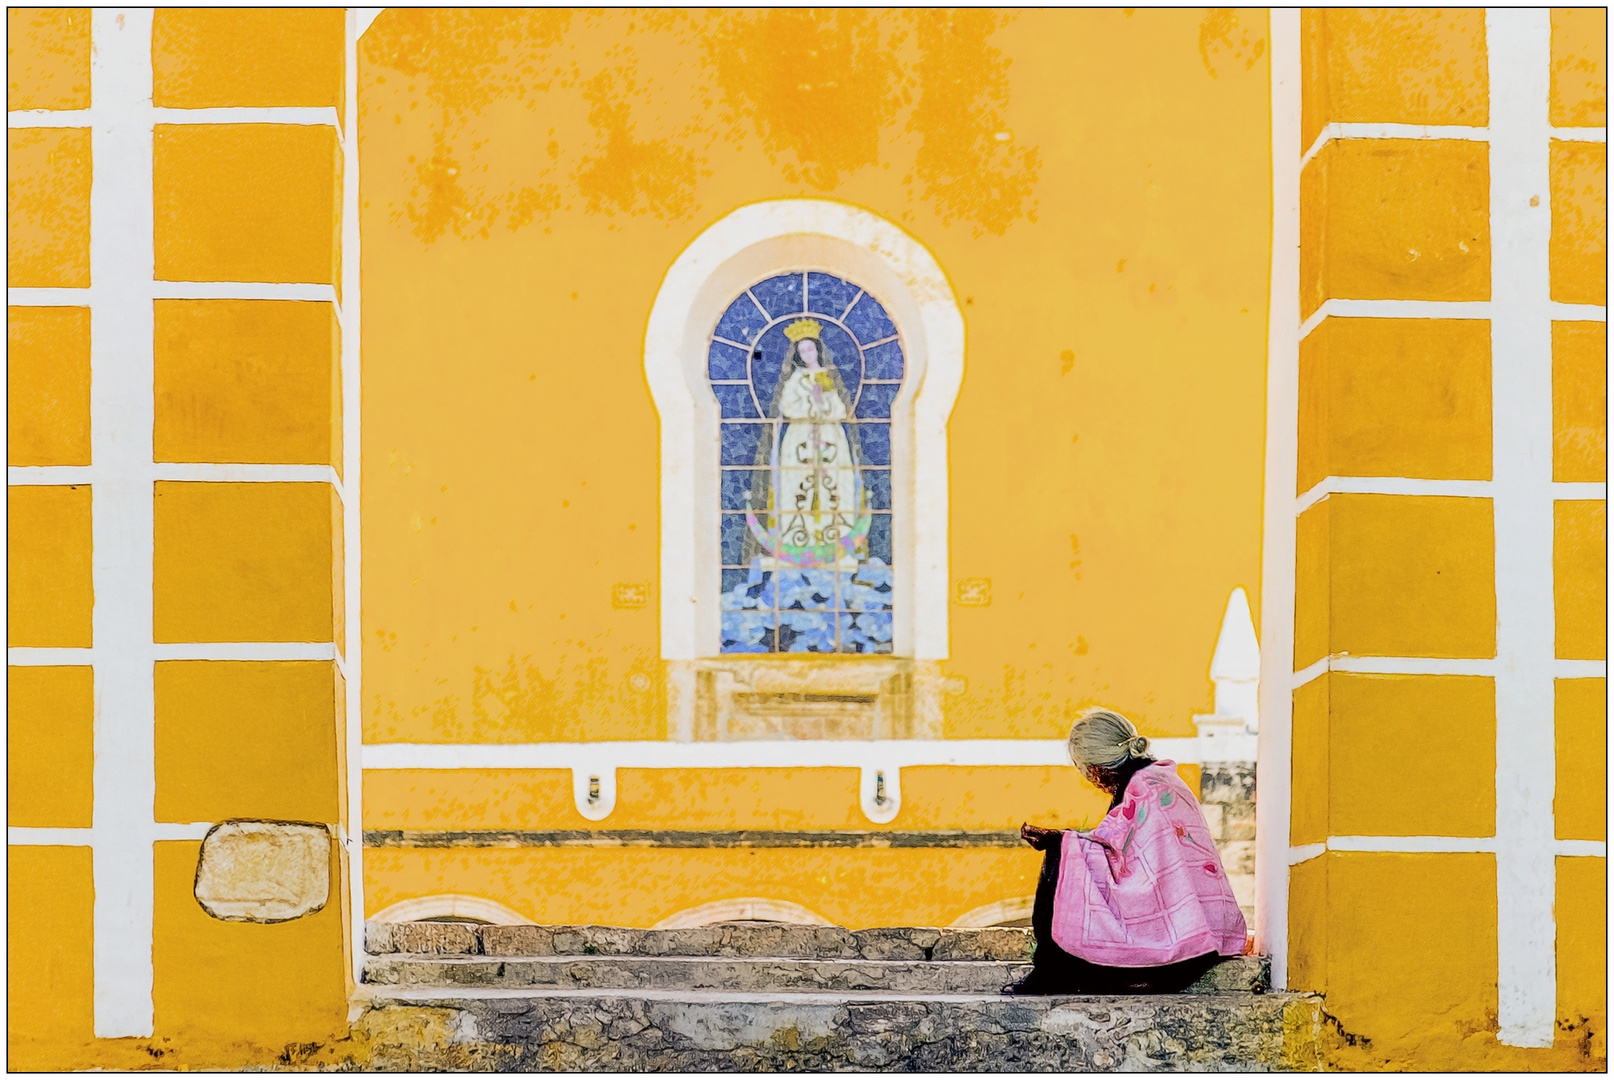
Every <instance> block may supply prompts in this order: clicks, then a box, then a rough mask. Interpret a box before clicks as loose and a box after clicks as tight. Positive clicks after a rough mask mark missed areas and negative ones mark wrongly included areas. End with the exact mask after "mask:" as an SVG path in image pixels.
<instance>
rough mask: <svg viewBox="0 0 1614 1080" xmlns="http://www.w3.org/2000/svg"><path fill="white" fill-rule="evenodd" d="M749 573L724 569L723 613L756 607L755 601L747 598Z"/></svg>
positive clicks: (744, 570)
mask: <svg viewBox="0 0 1614 1080" xmlns="http://www.w3.org/2000/svg"><path fill="white" fill-rule="evenodd" d="M750 577H751V571H750V569H749V568H746V569H732V568H731V569H726V570H724V571H723V604H722V608H723V610H724V611H740V610H742V609H745V608H752V607H755V606H756V600H755V599H753V598H748V597H747V596H746V593H747V592H748V591H749V582H748V579H749V578H750Z"/></svg>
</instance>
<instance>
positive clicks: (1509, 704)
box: [1485, 8, 1558, 1047]
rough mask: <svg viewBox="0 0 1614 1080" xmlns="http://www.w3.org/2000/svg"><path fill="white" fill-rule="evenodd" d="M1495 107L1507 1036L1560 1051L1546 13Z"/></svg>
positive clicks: (1527, 28)
mask: <svg viewBox="0 0 1614 1080" xmlns="http://www.w3.org/2000/svg"><path fill="white" fill-rule="evenodd" d="M1485 39H1486V47H1487V51H1488V55H1489V67H1490V71H1489V74H1490V101H1491V121H1490V128H1491V142H1490V151H1491V153H1490V164H1491V170H1490V171H1491V380H1492V388H1491V401H1492V412H1491V437H1492V440H1493V446H1492V453H1491V460H1492V463H1493V464H1492V482H1491V491H1492V498H1493V500H1494V509H1493V513H1494V516H1495V528H1496V660H1497V663H1496V894H1497V895H1496V902H1497V964H1498V970H1497V986H1498V1001H1497V1017H1498V1021H1499V1025H1500V1032H1499V1034H1498V1038H1499V1039H1500V1041H1502V1042H1504V1043H1507V1044H1509V1045H1511V1046H1534V1047H1546V1046H1551V1045H1552V1043H1553V1028H1554V1020H1555V1018H1556V1013H1557V982H1558V975H1557V957H1556V952H1555V950H1556V939H1557V927H1556V923H1555V920H1554V913H1553V897H1554V892H1555V886H1554V882H1555V872H1556V865H1555V861H1554V839H1555V836H1554V828H1553V809H1552V803H1553V792H1554V785H1555V781H1556V776H1555V759H1554V738H1553V724H1554V717H1553V659H1554V654H1555V652H1556V648H1555V641H1554V639H1555V634H1556V626H1555V620H1554V611H1553V581H1552V573H1553V569H1552V545H1553V525H1552V518H1553V489H1552V308H1551V290H1550V268H1549V260H1548V244H1549V241H1550V240H1551V236H1552V206H1551V183H1550V178H1549V175H1548V155H1549V151H1550V141H1551V138H1552V129H1551V126H1550V124H1549V122H1548V119H1549V118H1548V85H1549V75H1550V71H1551V66H1552V17H1551V14H1550V12H1549V11H1548V10H1547V9H1545V8H1491V9H1488V10H1487V11H1486V13H1485Z"/></svg>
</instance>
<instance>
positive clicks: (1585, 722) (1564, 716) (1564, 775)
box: [1552, 679, 1608, 840]
mask: <svg viewBox="0 0 1614 1080" xmlns="http://www.w3.org/2000/svg"><path fill="white" fill-rule="evenodd" d="M1553 690H1554V694H1553V698H1554V708H1553V717H1554V721H1555V722H1554V725H1553V732H1554V741H1555V743H1556V746H1557V761H1558V783H1557V785H1556V787H1555V788H1554V793H1553V799H1552V814H1553V820H1554V822H1555V824H1556V828H1557V834H1556V835H1557V837H1558V839H1560V840H1606V839H1607V838H1608V680H1607V679H1556V680H1554V682H1553Z"/></svg>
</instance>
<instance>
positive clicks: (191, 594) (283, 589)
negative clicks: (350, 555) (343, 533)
mask: <svg viewBox="0 0 1614 1080" xmlns="http://www.w3.org/2000/svg"><path fill="white" fill-rule="evenodd" d="M331 502H332V495H331V487H330V485H329V484H315V483H175V482H168V481H162V482H159V483H158V484H157V485H156V511H155V517H156V530H155V534H156V549H155V555H154V558H153V560H152V575H153V586H152V603H153V617H152V622H153V626H154V632H155V634H156V640H157V641H332V640H334V639H333V631H334V620H335V610H334V607H333V592H334V588H333V586H334V580H333V568H332V564H331V553H332V550H333V548H334V546H335V544H336V540H335V537H334V535H333V534H334V533H335V531H336V529H335V525H336V523H335V522H334V521H333V520H332V515H331Z"/></svg>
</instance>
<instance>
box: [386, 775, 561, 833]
mask: <svg viewBox="0 0 1614 1080" xmlns="http://www.w3.org/2000/svg"><path fill="white" fill-rule="evenodd" d="M577 819H578V814H577V809H576V807H575V805H574V804H573V802H572V774H571V770H570V769H367V770H365V773H364V827H365V828H366V829H552V828H575V827H578V826H577V825H576V820H577ZM561 822H564V823H565V824H564V825H562V824H558V823H561ZM590 824H591V825H592V823H590Z"/></svg>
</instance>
